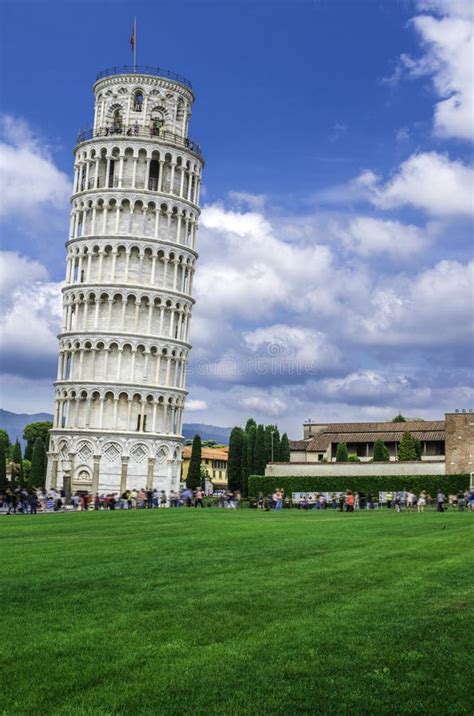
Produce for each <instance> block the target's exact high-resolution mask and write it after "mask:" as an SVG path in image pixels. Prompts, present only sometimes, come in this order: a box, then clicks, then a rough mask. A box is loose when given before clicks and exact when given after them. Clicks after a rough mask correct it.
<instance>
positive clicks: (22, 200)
mask: <svg viewBox="0 0 474 716" xmlns="http://www.w3.org/2000/svg"><path fill="white" fill-rule="evenodd" d="M0 9H1V13H2V28H3V30H2V33H3V36H2V43H1V44H2V87H1V92H2V100H3V102H2V107H3V111H4V114H3V116H2V123H1V127H2V139H1V144H0V171H1V175H0V179H1V181H2V186H3V187H4V189H3V195H2V198H1V200H0V222H1V224H0V228H1V232H2V248H3V253H2V267H3V268H2V288H1V295H2V298H1V300H2V307H3V318H2V321H3V326H2V328H3V339H4V359H3V365H2V372H3V381H2V382H3V389H2V396H1V397H2V400H1V404H2V407H4V408H7V409H10V410H17V411H20V410H21V411H36V410H48V409H51V405H52V387H51V383H52V380H53V379H54V375H55V352H56V339H55V334H56V333H57V330H58V328H57V325H58V313H59V308H58V301H57V296H58V283H59V282H60V281H61V280H62V278H63V272H64V241H65V239H66V232H67V224H68V194H69V191H70V186H69V184H70V179H71V169H72V149H73V146H74V142H75V137H76V134H77V130H78V129H79V128H84V127H88V126H89V125H90V124H91V121H92V116H93V107H92V92H91V85H92V83H93V80H94V78H95V75H96V74H97V72H98V71H99V70H101V69H104V68H105V67H109V66H112V65H115V64H126V63H128V62H129V61H130V51H129V36H130V28H131V23H132V18H133V15H134V14H135V15H136V16H137V24H138V62H139V63H143V64H150V65H159V66H163V67H168V68H170V69H172V70H174V71H176V72H179V73H181V74H184V75H185V76H186V77H188V78H189V79H190V80H191V81H192V83H193V86H194V89H195V91H196V95H197V101H196V104H195V108H194V113H193V118H192V123H191V135H192V136H194V137H197V138H198V139H199V140H200V141H201V143H202V145H203V148H204V154H205V158H206V169H205V187H204V191H203V195H202V199H203V204H204V209H203V215H202V223H201V229H200V232H199V242H200V245H199V250H200V253H201V257H200V261H199V265H198V272H197V276H196V298H197V305H196V307H195V311H194V318H193V327H192V335H191V338H192V342H193V344H194V351H193V364H192V365H191V370H190V375H189V381H188V386H189V389H190V396H189V401H188V406H189V409H188V412H187V415H186V419H187V420H188V421H191V420H192V421H196V420H199V421H203V422H214V423H218V424H226V425H232V424H234V423H238V422H241V421H243V420H245V418H246V417H247V415H249V414H254V415H255V417H256V418H257V419H258V420H262V421H270V420H271V421H278V422H279V424H281V425H282V427H284V428H285V429H288V430H289V432H290V433H291V434H292V435H293V436H294V437H297V436H298V434H299V431H300V427H299V426H300V424H301V422H302V420H303V419H305V418H307V417H312V418H313V419H318V420H321V421H324V420H341V419H354V420H363V419H382V418H386V417H391V416H392V414H393V413H394V411H395V412H397V411H398V410H403V411H404V412H406V413H407V414H409V415H420V416H423V417H437V416H439V415H441V414H442V412H443V411H445V410H450V409H453V408H455V407H472V406H473V404H474V399H473V398H474V392H473V389H472V373H471V368H472V348H473V338H472V315H473V307H474V306H473V295H472V271H473V264H472V258H473V257H472V187H473V179H472V177H473V169H472V139H473V89H472V86H473V77H472V64H471V63H470V61H469V60H470V59H471V58H472V37H473V21H472V15H471V14H470V13H471V8H470V3H469V2H466V1H465V0H451V2H446V1H445V0H413V1H411V0H406V1H400V2H398V1H396V0H384V2H376V0H371V1H366V2H359V1H358V0H352V2H342V1H337V0H331V1H330V0H314V1H312V2H310V1H309V0H300V1H293V2H283V1H279V0H273V1H271V0H267V1H265V2H256V1H253V0H247V1H241V2H198V1H196V2H175V3H173V4H165V3H155V2H141V3H140V2H137V3H129V2H100V1H98V0H95V1H94V2H86V1H83V2H79V1H77V0H71V1H64V2H61V3H54V2H42V1H37V2H33V1H31V2H22V1H21V0H20V1H19V0H15V2H13V1H11V2H10V1H8V0H7V1H6V2H5V0H4V2H3V3H2V4H1V6H0ZM26 304H28V307H29V310H28V311H27V310H26ZM27 326H28V329H26V327H27Z"/></svg>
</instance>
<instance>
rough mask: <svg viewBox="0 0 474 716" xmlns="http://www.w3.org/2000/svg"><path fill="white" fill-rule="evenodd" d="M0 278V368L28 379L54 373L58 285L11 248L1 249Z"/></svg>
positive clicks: (59, 310) (58, 322) (59, 305)
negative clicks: (0, 313) (0, 355)
mask: <svg viewBox="0 0 474 716" xmlns="http://www.w3.org/2000/svg"><path fill="white" fill-rule="evenodd" d="M13 270H15V271H16V273H13ZM0 277H1V295H0V305H1V307H2V315H1V318H0V336H1V343H2V369H3V370H4V371H5V372H10V373H15V374H17V375H21V376H25V377H29V378H31V377H32V376H37V377H41V376H46V375H52V374H53V375H54V373H53V371H54V365H55V363H56V358H57V349H58V345H57V338H56V336H57V333H58V331H59V329H60V327H61V316H62V301H61V294H60V285H59V284H57V283H53V282H50V281H48V273H47V271H46V269H45V268H44V266H42V265H41V264H40V263H38V262H37V261H30V260H29V259H27V258H24V257H21V256H19V255H18V254H15V253H14V252H11V251H4V252H0Z"/></svg>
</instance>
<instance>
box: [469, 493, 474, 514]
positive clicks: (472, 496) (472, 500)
mask: <svg viewBox="0 0 474 716" xmlns="http://www.w3.org/2000/svg"><path fill="white" fill-rule="evenodd" d="M467 504H468V505H469V512H474V491H470V492H469V493H468V497H467Z"/></svg>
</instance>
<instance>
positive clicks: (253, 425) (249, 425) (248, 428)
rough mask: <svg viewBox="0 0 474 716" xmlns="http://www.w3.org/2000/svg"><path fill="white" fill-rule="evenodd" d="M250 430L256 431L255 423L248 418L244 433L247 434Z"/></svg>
mask: <svg viewBox="0 0 474 716" xmlns="http://www.w3.org/2000/svg"><path fill="white" fill-rule="evenodd" d="M250 428H255V429H257V423H256V422H255V420H254V419H253V418H249V419H248V420H247V422H246V423H245V432H246V433H248V432H249V430H250Z"/></svg>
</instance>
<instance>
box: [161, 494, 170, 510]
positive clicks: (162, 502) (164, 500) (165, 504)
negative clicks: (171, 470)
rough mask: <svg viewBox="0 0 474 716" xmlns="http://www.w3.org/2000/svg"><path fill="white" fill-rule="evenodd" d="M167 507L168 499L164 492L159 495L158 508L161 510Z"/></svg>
mask: <svg viewBox="0 0 474 716" xmlns="http://www.w3.org/2000/svg"><path fill="white" fill-rule="evenodd" d="M167 506H168V498H167V497H166V492H165V491H164V490H162V491H161V493H160V508H161V509H163V508H164V507H167Z"/></svg>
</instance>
